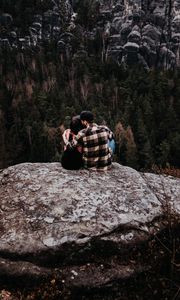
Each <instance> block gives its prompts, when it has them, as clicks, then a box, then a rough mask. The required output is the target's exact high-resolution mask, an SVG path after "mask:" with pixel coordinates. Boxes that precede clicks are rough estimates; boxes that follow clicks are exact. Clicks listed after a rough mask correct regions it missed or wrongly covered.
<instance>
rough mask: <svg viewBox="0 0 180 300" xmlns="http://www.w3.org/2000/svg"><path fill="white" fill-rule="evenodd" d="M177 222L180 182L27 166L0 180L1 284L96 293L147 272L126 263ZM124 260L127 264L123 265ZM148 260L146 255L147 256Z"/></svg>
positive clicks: (120, 170) (115, 171)
mask: <svg viewBox="0 0 180 300" xmlns="http://www.w3.org/2000/svg"><path fill="white" fill-rule="evenodd" d="M179 215H180V179H178V178H173V177H170V176H163V175H154V174H150V173H139V172H137V171H135V170H134V169H131V168H128V167H124V166H121V165H119V164H117V163H114V164H113V167H112V170H110V171H109V172H107V173H103V174H102V173H98V172H90V171H88V170H79V171H67V170H65V169H63V168H62V167H61V165H60V164H59V163H34V164H32V163H24V164H19V165H15V166H11V167H9V168H7V169H4V170H1V172H0V216H1V218H0V220H1V221H0V241H1V243H0V277H1V280H3V279H7V278H11V279H16V278H21V280H22V282H26V279H27V278H28V277H30V278H31V279H38V278H42V277H44V276H45V277H46V276H49V275H51V274H52V273H58V274H60V276H61V278H62V280H63V282H65V283H66V284H67V285H70V286H72V285H73V286H85V287H97V286H105V285H107V284H110V283H111V282H112V281H117V280H119V279H122V278H129V277H131V276H133V275H134V274H137V273H141V272H143V271H145V270H149V269H151V267H152V265H151V261H146V263H143V262H142V261H141V262H140V259H139V258H138V257H136V256H135V257H136V258H135V260H134V261H133V262H132V261H130V255H131V254H132V252H133V251H136V249H137V247H140V245H142V244H145V245H146V243H147V244H148V243H149V241H150V240H151V238H152V237H153V236H156V235H157V234H158V233H159V232H161V231H162V230H163V229H164V228H167V227H168V220H169V218H171V217H173V218H175V217H176V218H177V219H178V218H179ZM124 257H126V258H124ZM144 257H146V253H144Z"/></svg>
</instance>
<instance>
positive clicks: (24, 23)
mask: <svg viewBox="0 0 180 300" xmlns="http://www.w3.org/2000/svg"><path fill="white" fill-rule="evenodd" d="M51 42H52V43H53V44H54V45H55V47H56V48H57V50H58V51H59V52H60V53H63V54H64V55H65V56H67V57H77V56H78V57H79V56H86V55H91V56H93V55H97V53H98V54H101V58H102V60H103V61H108V60H113V61H115V62H117V63H118V65H123V66H124V67H128V66H131V65H136V64H139V65H142V66H143V67H144V68H145V69H147V70H149V69H151V68H160V69H163V70H168V69H174V68H176V67H179V66H180V58H179V57H180V55H179V54H180V50H179V45H180V1H178V0H168V1H167V0H166V1H165V0H158V1H156V0H153V1H149V0H133V1H132V0H99V1H98V0H83V1H82V0H71V1H70V0H66V1H65V0H33V1H23V0H16V1H14V0H2V1H1V4H0V49H1V51H16V52H17V51H29V52H33V51H35V52H37V51H40V49H41V47H43V46H45V45H46V44H47V43H51Z"/></svg>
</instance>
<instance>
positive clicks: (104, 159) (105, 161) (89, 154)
mask: <svg viewBox="0 0 180 300" xmlns="http://www.w3.org/2000/svg"><path fill="white" fill-rule="evenodd" d="M112 137H113V133H112V131H111V130H110V129H109V128H108V127H106V126H100V125H97V124H95V123H92V124H90V125H89V126H88V127H87V128H85V129H82V130H81V131H79V133H78V134H77V136H76V137H75V140H74V141H73V145H74V146H75V145H76V144H79V145H81V146H82V147H83V160H84V166H85V168H88V169H92V170H100V171H101V170H102V171H105V170H108V169H109V168H110V166H111V163H112V153H111V151H110V149H109V147H108V140H109V139H112Z"/></svg>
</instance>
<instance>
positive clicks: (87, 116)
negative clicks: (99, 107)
mask: <svg viewBox="0 0 180 300" xmlns="http://www.w3.org/2000/svg"><path fill="white" fill-rule="evenodd" d="M80 119H81V120H82V121H87V122H89V123H92V122H93V120H94V116H93V113H92V112H91V111H86V110H85V111H82V112H81V114H80Z"/></svg>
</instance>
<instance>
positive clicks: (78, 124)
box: [70, 115, 84, 134]
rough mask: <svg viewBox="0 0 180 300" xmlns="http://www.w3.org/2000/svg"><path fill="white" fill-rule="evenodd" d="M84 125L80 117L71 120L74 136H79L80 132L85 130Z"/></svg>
mask: <svg viewBox="0 0 180 300" xmlns="http://www.w3.org/2000/svg"><path fill="white" fill-rule="evenodd" d="M83 128H84V127H83V125H82V123H81V119H80V116H79V115H78V116H74V117H72V119H71V123H70V129H71V131H72V132H73V133H74V134H78V132H79V131H80V130H81V129H83Z"/></svg>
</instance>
